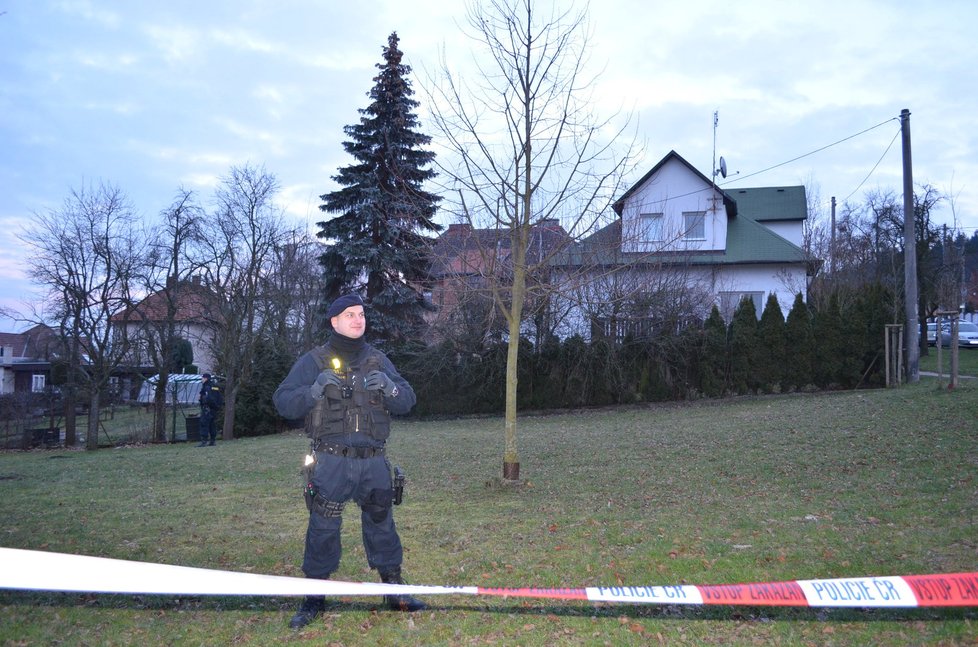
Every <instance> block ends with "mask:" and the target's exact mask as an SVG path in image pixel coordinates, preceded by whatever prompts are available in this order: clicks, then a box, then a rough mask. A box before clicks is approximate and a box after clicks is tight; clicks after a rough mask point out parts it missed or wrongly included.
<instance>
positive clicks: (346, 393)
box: [330, 357, 353, 400]
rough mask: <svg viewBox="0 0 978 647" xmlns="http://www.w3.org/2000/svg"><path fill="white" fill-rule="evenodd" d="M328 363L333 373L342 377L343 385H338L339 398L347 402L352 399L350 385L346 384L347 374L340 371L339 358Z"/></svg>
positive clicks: (341, 365)
mask: <svg viewBox="0 0 978 647" xmlns="http://www.w3.org/2000/svg"><path fill="white" fill-rule="evenodd" d="M330 363H331V364H332V365H333V371H335V372H336V374H337V375H342V376H343V382H344V383H343V384H341V385H340V396H342V397H343V399H344V400H348V399H350V398H352V397H353V387H352V386H351V385H349V384H346V378H347V372H346V371H343V370H342V368H343V363H342V362H340V358H339V357H334V358H333V359H332V360H331V361H330Z"/></svg>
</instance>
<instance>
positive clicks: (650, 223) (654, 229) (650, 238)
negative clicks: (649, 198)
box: [639, 213, 662, 243]
mask: <svg viewBox="0 0 978 647" xmlns="http://www.w3.org/2000/svg"><path fill="white" fill-rule="evenodd" d="M639 227H641V231H640V232H639V237H640V239H641V242H643V243H649V242H656V241H660V240H662V214H661V213H643V214H641V215H640V216H639Z"/></svg>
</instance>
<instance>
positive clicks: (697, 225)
mask: <svg viewBox="0 0 978 647" xmlns="http://www.w3.org/2000/svg"><path fill="white" fill-rule="evenodd" d="M683 231H684V232H685V234H684V236H683V237H684V238H685V239H686V240H706V212H705V211H684V212H683Z"/></svg>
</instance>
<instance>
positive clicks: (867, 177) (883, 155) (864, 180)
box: [842, 128, 903, 204]
mask: <svg viewBox="0 0 978 647" xmlns="http://www.w3.org/2000/svg"><path fill="white" fill-rule="evenodd" d="M902 130H903V129H902V128H897V131H896V134H895V135H893V139H891V140H890V144H889V145H888V146H887V147H886V150H885V151H883V154H882V155H880V158H879V159H878V160H876V164H873V168H872V170H870V172H869V174H868V175H867V176H866V177H865V178H863V181H862V182H860V183H859V186H857V187H856V188H855V189H853V190H852V193H850V194H849V195H847V196H846V197H845V198H843V199H842V202H843V204H844V203H845V202H846V200H848V199H849V198H851V197H852V196H853V194H855V193H856V191H858V190H859V189H861V188H862V186H863V185H864V184H866V180H868V179H869V178H871V177H872V176H873V173H875V172H876V169H877V168H879V165H880V164H881V163H882V162H883V158H884V157H886V154H887V153H889V152H890V149H891V148H893V142H895V141H896V139H897V137H899V136H900V133H901V132H902Z"/></svg>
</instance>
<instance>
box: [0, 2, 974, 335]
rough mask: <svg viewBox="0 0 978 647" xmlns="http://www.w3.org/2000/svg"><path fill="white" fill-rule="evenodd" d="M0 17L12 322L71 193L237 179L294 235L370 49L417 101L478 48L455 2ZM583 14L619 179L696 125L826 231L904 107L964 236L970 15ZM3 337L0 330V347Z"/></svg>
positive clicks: (0, 129)
mask: <svg viewBox="0 0 978 647" xmlns="http://www.w3.org/2000/svg"><path fill="white" fill-rule="evenodd" d="M562 4H565V5H566V4H569V2H565V3H562ZM578 6H579V7H583V6H584V5H583V4H581V3H578ZM0 12H2V13H0V74H2V77H0V80H2V82H0V151H2V152H0V228H2V230H3V231H4V232H5V233H6V234H7V237H6V239H5V243H4V244H3V245H2V246H0V307H6V308H12V309H15V310H18V311H21V312H25V311H26V310H27V309H26V307H25V305H24V302H26V301H30V300H32V299H35V298H36V296H34V295H32V290H33V288H32V286H31V285H30V284H29V282H27V281H26V279H25V278H24V272H25V267H26V264H27V263H29V259H28V258H27V257H26V256H25V255H24V253H23V252H22V251H21V250H20V249H19V241H18V240H17V239H16V233H17V232H18V231H21V230H22V229H23V227H24V225H25V224H26V223H29V222H30V220H31V218H32V214H34V213H39V212H45V211H48V210H51V209H57V208H59V207H60V206H61V204H62V203H63V201H64V199H65V198H66V197H67V196H68V195H69V194H70V192H71V191H72V190H73V189H79V188H82V187H83V186H85V185H87V184H90V183H95V184H97V183H100V182H107V183H111V184H113V185H115V186H117V187H119V188H120V189H121V190H122V191H124V192H125V193H126V194H127V195H128V196H129V198H130V199H131V200H132V202H133V203H134V204H135V206H136V208H137V210H138V211H139V212H140V213H142V214H144V215H145V216H146V217H147V218H148V219H153V218H155V217H156V216H157V214H158V213H159V212H160V211H161V210H162V209H164V208H165V207H167V206H168V205H169V204H170V203H171V200H172V198H173V196H174V195H175V193H176V191H177V189H178V188H179V187H185V188H188V189H194V190H197V191H198V192H199V194H200V196H201V198H202V200H203V201H204V202H206V200H207V198H209V197H210V195H211V190H212V188H213V187H214V185H215V184H216V183H217V181H218V180H219V178H220V177H221V176H222V175H225V174H226V173H227V171H228V170H229V169H230V168H231V167H232V166H234V165H242V164H245V163H248V162H250V163H253V164H259V165H264V166H265V168H266V170H268V171H269V172H271V173H273V174H275V175H276V176H277V178H278V180H279V182H280V184H281V185H282V192H281V195H280V201H281V206H282V207H283V208H284V209H285V210H286V211H287V213H288V214H289V215H291V216H292V217H294V218H295V219H296V220H298V221H299V222H302V223H307V224H308V226H309V227H310V229H314V223H315V222H316V221H317V220H320V219H321V213H320V212H319V211H318V205H319V203H320V200H319V198H318V196H319V195H321V194H323V193H326V192H328V191H331V190H333V189H334V188H336V186H335V184H334V183H333V182H332V180H331V179H330V178H331V176H332V175H334V174H335V173H336V171H337V169H338V168H340V167H342V166H345V165H347V164H349V163H351V162H352V159H351V158H349V157H348V156H346V154H345V153H344V152H343V149H342V145H341V142H342V141H343V140H344V134H343V127H344V126H345V125H349V124H353V123H356V122H357V121H358V120H359V114H358V113H357V110H358V109H360V108H364V107H366V106H367V105H368V103H369V99H368V97H367V93H368V92H369V90H370V88H371V86H372V85H373V81H372V79H373V77H374V75H375V74H376V72H377V70H376V68H375V65H376V64H377V63H380V62H381V61H382V48H383V47H384V46H385V45H386V42H387V36H388V35H389V34H390V33H391V32H392V31H396V32H397V33H398V35H399V37H400V48H401V50H402V51H403V52H404V55H405V60H404V62H405V63H407V64H408V65H410V66H411V67H412V68H413V74H412V77H411V80H412V82H413V84H414V86H415V89H416V90H417V91H418V92H417V95H416V98H418V99H421V98H422V95H423V93H422V92H421V89H422V86H424V85H425V84H426V83H427V82H428V81H427V80H428V78H429V76H431V75H433V74H434V73H435V72H436V71H437V68H438V65H439V56H440V53H441V52H442V51H444V52H445V53H446V55H447V57H448V59H449V60H452V61H463V60H467V59H468V58H469V57H470V56H471V55H472V52H473V49H474V48H477V47H478V44H477V43H476V42H474V41H472V40H470V39H468V38H466V37H465V36H464V34H463V33H462V32H461V30H460V28H459V25H460V24H462V23H464V3H463V2H461V1H455V0H361V1H360V2H346V1H339V0H318V1H317V0H142V1H139V2H133V1H131V0H61V1H59V0H0ZM589 15H590V23H591V29H592V40H591V50H590V57H591V63H592V66H593V67H592V69H593V70H595V71H598V70H601V71H602V72H601V76H600V78H599V84H600V88H599V92H598V93H597V95H598V96H600V100H599V101H597V102H596V105H595V110H596V111H597V112H599V113H600V112H602V111H605V110H607V111H611V110H615V109H616V108H618V107H621V108H622V109H624V110H625V111H634V115H635V118H634V120H633V122H632V124H633V127H637V130H638V133H637V134H638V136H639V138H640V139H641V140H642V141H643V142H644V145H645V159H644V161H643V162H642V163H641V164H640V165H639V168H638V169H637V170H636V172H635V177H634V179H635V180H637V179H638V178H639V177H641V175H642V174H644V173H645V172H646V171H647V170H648V169H649V168H651V167H652V166H653V165H654V164H656V163H657V162H658V161H659V160H660V159H661V158H662V157H663V156H664V155H666V154H667V153H668V152H669V151H670V150H675V151H676V152H678V153H679V154H680V155H682V156H683V157H685V158H686V159H687V160H688V161H689V162H690V163H691V164H693V165H694V166H696V167H697V168H698V169H699V170H700V171H702V172H703V173H704V174H705V175H707V176H709V175H710V173H711V170H712V169H711V167H712V166H713V156H714V148H713V141H714V127H713V114H714V112H715V111H716V112H718V114H719V121H718V126H717V128H716V131H715V133H716V154H717V156H720V155H722V156H723V157H724V158H725V160H726V163H727V168H728V178H727V181H726V182H725V183H724V184H722V186H723V187H724V188H727V189H733V188H738V187H756V186H784V185H798V184H804V185H806V186H808V187H809V189H810V190H814V191H815V192H817V194H818V196H819V197H820V199H821V204H822V205H823V208H824V209H825V211H826V212H827V210H828V207H827V205H828V202H829V199H830V197H831V196H835V197H836V198H837V200H838V201H839V203H840V204H841V203H842V202H843V201H844V200H846V199H848V200H850V201H859V200H860V199H861V198H862V197H863V196H864V195H865V193H866V192H867V191H871V190H877V189H883V190H888V189H889V190H893V191H894V192H895V193H896V194H897V195H899V194H900V193H901V191H902V179H901V178H902V175H901V173H902V171H901V168H902V165H901V144H900V137H899V129H900V123H899V115H900V111H901V109H903V108H908V109H909V110H910V111H911V118H910V124H911V132H912V137H913V145H912V148H913V162H914V168H913V177H914V182H915V183H916V184H918V185H919V184H923V183H927V184H930V185H932V186H934V187H935V188H937V189H939V190H941V191H943V192H945V193H948V194H949V195H952V196H954V200H953V205H954V209H953V212H954V213H952V209H951V203H945V204H944V205H943V207H942V209H941V210H940V212H939V213H938V214H937V221H938V222H940V223H946V224H948V225H949V226H955V225H956V226H957V227H958V228H960V229H961V230H963V231H964V233H965V234H966V235H969V236H970V235H971V234H972V233H973V232H974V231H975V229H976V227H978V179H976V175H978V138H976V134H975V121H976V119H975V117H976V97H978V72H976V70H978V54H976V48H975V45H974V37H973V31H974V28H975V26H976V25H978V3H976V2H972V1H971V0H957V1H955V0H943V1H942V0H931V1H929V2H913V1H897V0H891V1H889V2H884V1H872V0H845V1H835V0H819V1H817V2H796V1H794V0H771V1H761V0H737V1H736V2H706V1H699V0H685V1H684V2H664V1H659V0H603V1H601V2H595V3H593V4H592V6H591V7H590V8H589ZM419 116H420V117H421V121H422V123H421V130H422V131H425V132H428V133H429V134H434V129H433V128H428V127H426V126H429V125H430V121H429V122H427V123H426V122H425V107H424V106H422V108H421V109H419ZM863 131H868V132H863ZM858 133H863V134H860V135H858V136H855V137H853V136H854V135H857V134H858ZM843 140H844V141H843ZM837 142H841V143H837ZM832 144H835V145H832ZM825 147H828V148H825ZM822 148H825V150H822V151H820V152H815V151H818V150H819V149H822ZM809 153H813V154H809ZM796 158H800V159H796ZM791 160H795V161H791ZM955 216H956V218H955ZM447 221H448V218H447V216H446V217H444V218H443V222H447ZM23 327H24V326H23V324H19V323H17V322H13V321H10V320H8V319H2V318H0V331H14V330H22V329H23Z"/></svg>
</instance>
